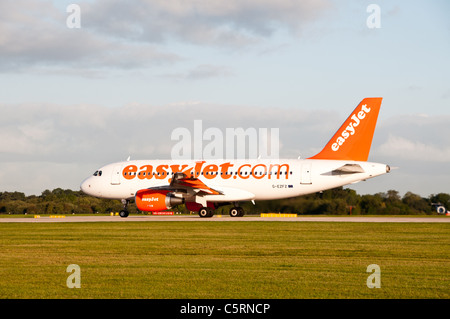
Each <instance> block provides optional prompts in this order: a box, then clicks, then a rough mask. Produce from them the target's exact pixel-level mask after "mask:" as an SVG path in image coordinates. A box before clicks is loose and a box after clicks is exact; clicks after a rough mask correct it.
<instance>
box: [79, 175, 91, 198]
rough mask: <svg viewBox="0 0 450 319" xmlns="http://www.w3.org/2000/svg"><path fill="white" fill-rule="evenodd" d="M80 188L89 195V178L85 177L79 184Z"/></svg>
mask: <svg viewBox="0 0 450 319" xmlns="http://www.w3.org/2000/svg"><path fill="white" fill-rule="evenodd" d="M80 189H81V191H82V192H83V193H85V194H87V195H90V193H91V182H90V178H87V179H85V180H84V181H83V182H82V183H81V185H80Z"/></svg>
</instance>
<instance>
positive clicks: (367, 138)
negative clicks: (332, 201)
mask: <svg viewBox="0 0 450 319" xmlns="http://www.w3.org/2000/svg"><path fill="white" fill-rule="evenodd" d="M382 99H383V98H381V97H376V98H365V99H364V100H362V101H361V103H359V105H358V106H357V107H356V109H355V110H354V111H353V112H352V113H351V115H350V116H349V117H348V119H347V120H346V121H345V122H344V124H342V126H341V127H340V128H339V130H338V131H337V132H336V134H334V136H333V137H332V138H331V140H330V141H329V142H328V144H327V145H326V146H325V147H324V149H323V150H322V151H321V152H320V153H318V154H317V155H314V156H313V157H310V159H327V160H352V161H367V159H368V158H369V152H370V147H371V145H372V139H373V134H374V132H375V126H376V124H377V119H378V113H379V112H380V107H381V101H382Z"/></svg>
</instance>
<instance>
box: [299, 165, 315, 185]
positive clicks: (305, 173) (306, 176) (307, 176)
mask: <svg viewBox="0 0 450 319" xmlns="http://www.w3.org/2000/svg"><path fill="white" fill-rule="evenodd" d="M301 172H302V175H301V177H300V184H304V185H310V184H312V180H311V164H302V171H301Z"/></svg>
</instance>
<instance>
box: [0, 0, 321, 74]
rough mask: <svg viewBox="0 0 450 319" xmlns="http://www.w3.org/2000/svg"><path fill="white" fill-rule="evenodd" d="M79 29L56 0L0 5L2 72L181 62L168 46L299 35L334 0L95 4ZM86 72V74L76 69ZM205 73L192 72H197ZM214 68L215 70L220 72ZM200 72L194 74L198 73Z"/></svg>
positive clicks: (87, 7)
mask: <svg viewBox="0 0 450 319" xmlns="http://www.w3.org/2000/svg"><path fill="white" fill-rule="evenodd" d="M78 4H79V6H80V8H81V28H79V29H69V28H68V27H67V25H66V19H67V17H68V16H69V13H67V12H66V11H65V10H62V9H61V8H57V7H56V6H55V5H54V4H53V3H52V2H51V1H25V0H16V1H2V2H1V3H0V72H25V70H26V71H27V72H30V71H33V72H40V73H45V72H48V73H50V74H55V73H56V74H61V73H67V74H69V75H74V74H80V75H83V74H87V76H91V75H92V74H96V72H97V74H98V72H99V70H100V71H102V72H106V70H111V69H119V70H127V69H138V68H146V67H150V66H154V65H158V64H161V63H168V64H173V63H175V62H178V61H180V60H182V59H183V53H182V52H180V53H174V52H172V51H171V49H169V48H168V46H166V45H165V43H167V42H169V41H174V40H175V41H177V42H182V43H188V44H197V45H207V46H219V47H232V48H239V47H242V46H246V45H249V44H252V43H255V42H258V41H260V40H262V39H264V38H266V37H269V36H271V35H272V34H273V33H274V32H275V31H276V30H278V29H279V28H285V29H288V30H290V31H291V33H298V32H299V30H301V28H302V27H303V26H304V25H306V24H308V23H309V22H311V21H313V20H315V19H317V18H318V17H320V15H321V13H322V12H324V11H326V10H327V9H328V8H329V7H330V4H329V0H319V1H312V0H309V1H291V0H281V1H269V0H263V1H261V0H258V1H256V0H230V1H219V0H214V1H197V0H184V1H179V0H151V1H138V0H130V1H126V2H124V1H118V0H114V1H111V0H108V1H105V0H97V1H88V2H81V3H78ZM79 70H83V71H84V72H78V73H77V72H76V71H79ZM199 71H200V72H202V76H204V75H203V74H204V71H205V70H197V71H195V70H193V72H197V73H198V72H199ZM215 71H217V70H215ZM194 75H195V74H194Z"/></svg>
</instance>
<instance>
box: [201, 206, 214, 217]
mask: <svg viewBox="0 0 450 319" xmlns="http://www.w3.org/2000/svg"><path fill="white" fill-rule="evenodd" d="M198 215H199V216H200V217H202V218H206V217H213V215H214V211H213V210H212V209H211V208H209V207H202V208H201V209H200V210H199V211H198Z"/></svg>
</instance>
